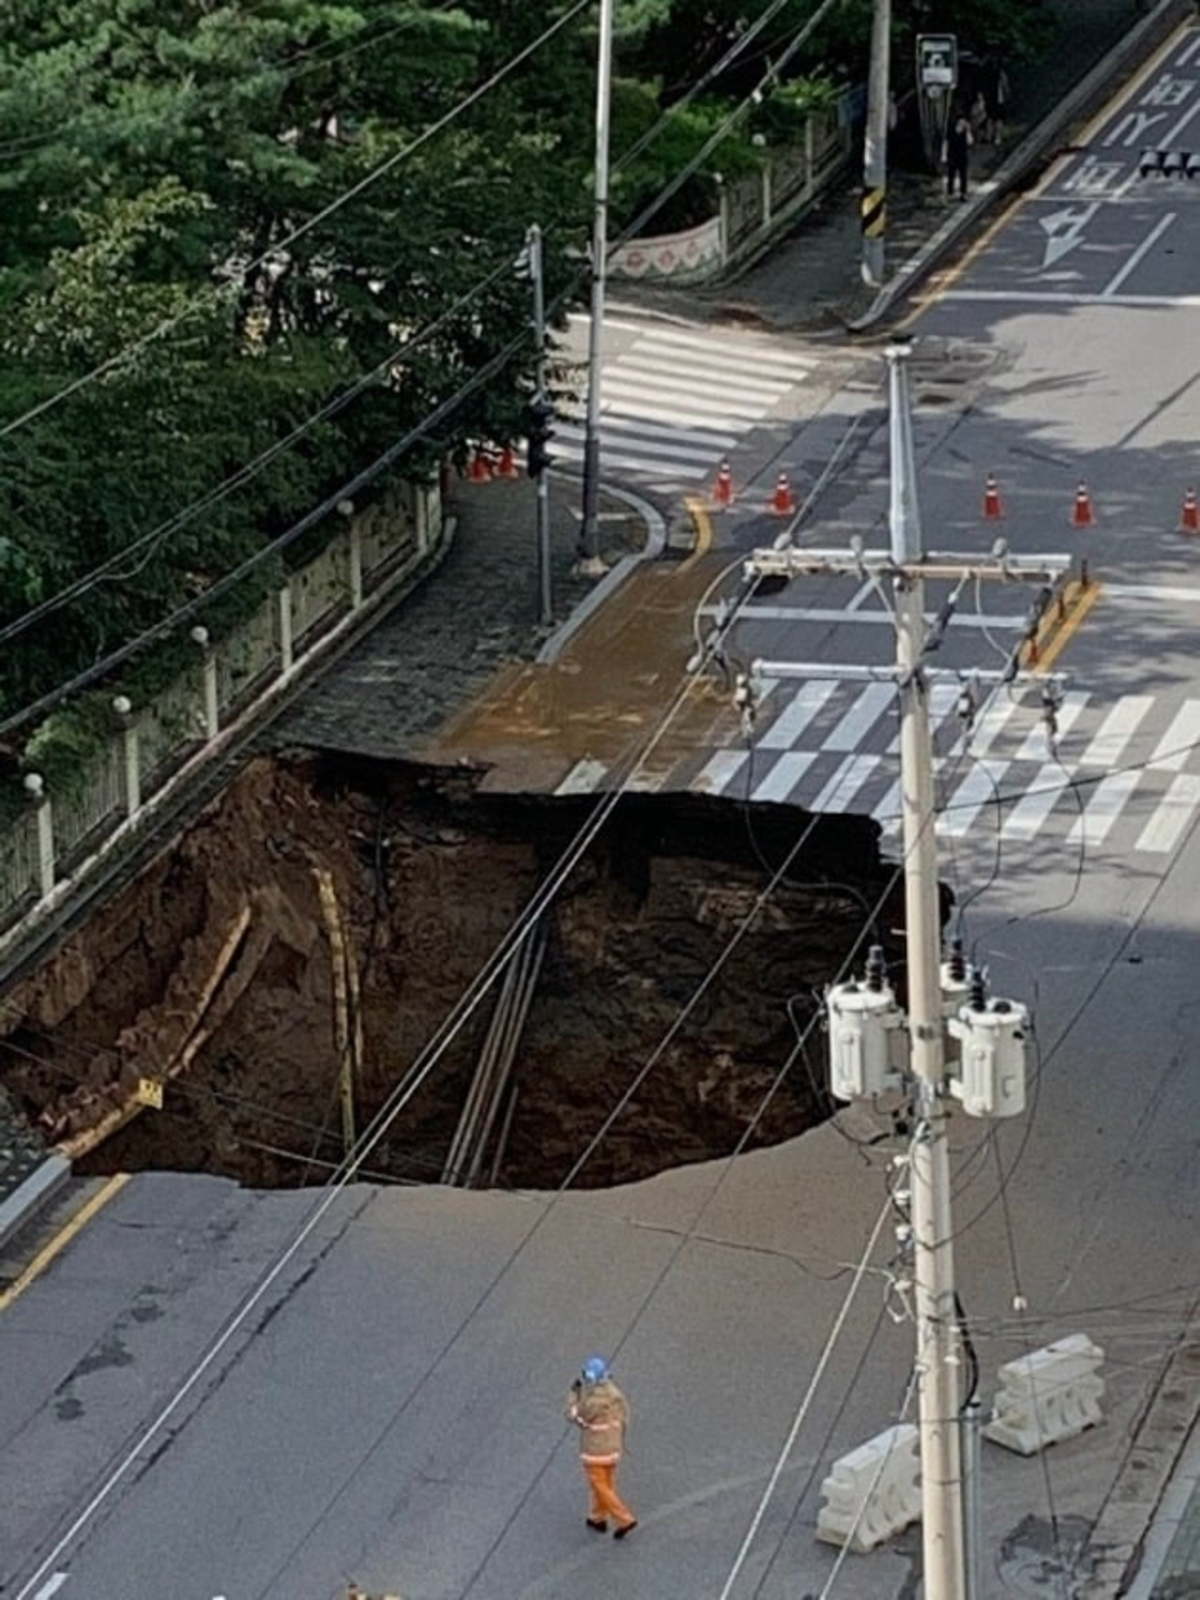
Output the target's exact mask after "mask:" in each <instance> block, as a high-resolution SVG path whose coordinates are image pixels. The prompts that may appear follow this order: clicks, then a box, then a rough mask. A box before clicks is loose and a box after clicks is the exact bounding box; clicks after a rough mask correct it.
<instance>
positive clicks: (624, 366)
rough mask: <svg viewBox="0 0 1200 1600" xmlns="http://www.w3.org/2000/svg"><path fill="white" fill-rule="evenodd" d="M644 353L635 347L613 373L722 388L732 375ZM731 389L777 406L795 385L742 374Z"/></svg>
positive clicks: (639, 347) (617, 363)
mask: <svg viewBox="0 0 1200 1600" xmlns="http://www.w3.org/2000/svg"><path fill="white" fill-rule="evenodd" d="M641 352H642V346H641V345H635V346H634V350H633V352H631V353H630V354H629V355H624V356H622V357H621V358H620V360H619V361H614V362H613V364H612V370H614V371H615V370H616V369H617V368H618V367H620V369H621V371H622V372H629V371H636V372H645V373H647V374H648V375H649V376H651V377H664V376H665V377H672V378H684V379H687V378H693V379H694V378H702V379H704V380H705V381H706V382H712V383H716V384H718V385H720V386H721V387H722V388H724V386H725V384H726V382H728V381H729V374H728V373H727V372H725V371H723V370H722V369H721V368H720V367H717V366H707V367H706V366H691V365H689V363H688V362H686V361H672V360H668V359H666V356H667V352H666V351H665V350H664V351H663V352H662V354H661V355H659V354H658V353H655V354H652V355H643V354H642V353H641ZM730 387H731V388H735V389H741V390H743V391H744V392H746V393H748V394H753V395H755V396H757V397H759V398H761V399H762V401H763V402H764V404H766V405H775V404H776V403H777V402H778V401H779V400H781V399H782V398H783V396H784V395H785V394H789V393H790V392H791V390H792V389H793V388H794V385H793V384H790V383H788V382H786V381H785V380H784V379H782V378H772V379H768V380H765V381H764V380H763V379H761V378H745V377H742V376H741V374H739V375H738V376H737V377H736V378H735V379H733V380H732V383H731V384H730Z"/></svg>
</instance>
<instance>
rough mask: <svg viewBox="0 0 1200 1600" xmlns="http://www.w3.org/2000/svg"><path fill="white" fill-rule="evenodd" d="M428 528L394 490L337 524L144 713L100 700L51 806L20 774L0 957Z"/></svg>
mask: <svg viewBox="0 0 1200 1600" xmlns="http://www.w3.org/2000/svg"><path fill="white" fill-rule="evenodd" d="M347 509H349V508H347ZM441 530H442V513H441V496H440V493H439V491H438V489H437V488H423V487H418V486H416V485H412V484H402V485H401V486H400V487H399V488H398V489H397V490H396V491H395V492H394V493H393V494H392V495H390V496H389V497H388V498H386V499H385V500H383V501H381V502H380V503H379V504H378V505H375V506H373V507H371V508H370V509H368V510H367V511H365V512H363V513H362V514H361V515H353V514H352V513H351V514H349V515H348V516H347V517H346V520H345V523H344V526H342V527H341V528H339V530H338V532H337V534H336V536H335V537H334V538H333V539H332V540H331V541H330V543H329V544H328V545H327V546H326V548H325V549H324V550H323V551H322V552H321V554H320V555H319V556H317V557H315V559H314V560H312V561H311V562H309V563H308V564H307V566H304V567H301V568H298V569H297V570H296V571H295V572H293V573H291V574H290V576H289V577H288V580H287V582H286V584H285V585H284V586H283V587H282V588H281V589H279V590H278V591H277V592H276V593H274V594H273V595H271V596H269V597H268V599H267V600H265V601H264V603H263V604H262V606H260V608H259V609H258V611H257V612H255V613H254V615H253V616H251V617H249V618H247V620H246V621H244V622H242V623H241V624H239V625H238V626H237V627H236V628H234V629H233V630H232V631H231V632H230V634H229V635H228V636H227V637H226V638H224V639H221V640H219V641H217V642H216V643H213V644H210V643H209V639H208V635H207V632H206V631H205V629H204V628H202V627H198V628H195V629H193V630H192V634H191V639H192V641H193V643H194V644H195V647H196V658H195V665H194V667H193V668H192V669H191V670H190V671H187V670H185V671H184V672H183V673H181V674H180V676H179V677H178V678H176V679H175V681H174V682H173V683H171V684H170V685H169V686H168V687H167V688H166V689H165V690H163V692H162V693H161V694H158V695H156V696H155V697H154V699H153V700H152V701H151V702H149V703H148V704H146V705H144V706H135V705H132V704H131V703H130V701H129V700H128V699H127V698H125V697H124V696H122V695H121V694H120V693H119V692H118V693H116V694H114V698H113V702H112V704H113V717H114V721H113V737H112V740H111V742H110V743H109V744H108V745H106V746H105V747H104V748H103V749H102V750H101V751H100V752H99V754H98V755H97V756H96V757H95V758H94V759H93V760H92V762H91V763H90V764H89V766H88V767H87V769H86V770H85V772H84V773H83V775H82V777H81V778H79V779H78V780H77V781H76V782H74V783H72V784H71V786H70V788H69V789H64V791H63V792H61V793H58V794H56V793H54V792H52V790H51V789H50V788H49V786H48V785H47V784H45V783H44V782H43V779H42V777H41V776H40V774H37V773H33V772H28V773H25V774H24V775H23V782H24V786H25V790H26V792H27V794H28V796H29V805H28V807H27V809H26V810H24V811H22V812H21V813H20V814H19V815H18V816H17V817H16V818H15V820H14V821H12V822H11V823H10V824H8V825H0V930H2V931H0V948H3V947H5V946H8V945H10V944H12V943H13V942H14V941H15V940H16V939H17V937H18V936H19V934H20V933H21V932H22V931H23V930H24V929H25V927H26V926H27V925H29V924H30V923H31V922H33V921H35V920H36V919H37V918H39V917H40V916H41V915H43V914H44V913H45V912H47V911H48V910H50V909H51V908H52V907H53V906H55V905H57V904H59V903H60V902H61V901H62V900H63V899H64V898H65V897H66V895H67V894H68V893H69V892H70V891H71V890H72V889H74V888H75V887H76V886H77V885H78V884H79V883H80V882H81V881H82V880H83V879H84V878H85V877H86V875H87V874H88V872H90V871H91V870H92V869H93V867H94V866H96V865H97V864H98V863H99V861H100V860H101V859H103V858H106V857H107V856H108V855H109V854H110V853H111V851H112V850H113V849H116V848H118V847H119V845H120V844H121V842H122V840H123V839H124V838H125V837H126V836H127V835H129V834H130V833H131V832H132V831H133V829H135V828H136V827H138V826H139V825H140V823H141V822H142V821H143V820H144V819H145V818H146V816H147V815H148V814H149V813H151V812H152V811H154V810H155V809H156V808H157V807H158V806H160V805H161V804H162V802H163V801H164V800H165V799H166V798H167V796H168V795H169V794H170V793H173V792H174V791H175V790H176V789H177V788H178V787H179V785H180V784H181V783H182V782H184V781H186V780H187V779H188V778H190V777H191V776H192V775H193V774H194V773H195V771H197V770H198V769H199V767H200V765H201V764H204V763H207V762H208V761H209V760H211V759H213V758H214V757H216V756H217V755H218V754H220V753H221V752H222V751H223V750H224V748H225V746H226V745H227V744H228V742H229V739H230V737H231V736H232V734H233V733H234V732H235V730H236V727H237V726H238V725H239V724H240V723H242V722H243V721H244V720H245V719H246V718H247V716H248V715H250V714H253V713H257V712H258V711H259V710H260V709H264V708H265V707H266V706H267V704H268V703H269V702H270V701H271V700H272V699H273V698H274V697H275V695H276V694H277V693H278V692H279V690H280V689H282V688H283V687H284V686H285V685H286V684H289V683H291V682H293V681H294V679H295V678H296V676H297V675H298V674H299V673H301V672H302V671H303V670H304V668H305V667H306V666H307V665H309V663H310V662H311V661H312V660H313V659H314V658H315V657H317V656H318V655H319V654H321V652H322V651H323V650H324V649H325V648H326V647H327V646H328V645H330V644H331V643H332V642H333V641H334V640H335V639H336V638H337V637H339V636H340V635H341V634H343V633H345V632H346V631H347V629H348V628H350V627H351V626H352V625H353V624H354V623H355V621H356V620H357V619H358V616H359V614H360V613H361V612H363V611H364V610H368V609H370V608H371V607H372V606H373V605H374V604H375V603H376V602H377V600H379V599H381V598H382V597H383V596H384V595H385V594H386V593H387V592H388V591H389V590H391V589H393V588H394V587H396V585H397V584H398V583H399V582H400V581H402V579H403V578H404V577H405V576H406V575H407V574H408V573H410V572H412V571H414V570H415V569H416V568H417V567H419V566H420V564H421V562H422V561H423V559H424V558H425V556H426V555H427V553H428V552H429V550H430V549H431V547H432V546H433V545H434V544H435V543H437V542H440V539H441ZM113 688H114V689H118V688H119V686H118V685H113Z"/></svg>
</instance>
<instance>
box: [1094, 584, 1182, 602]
mask: <svg viewBox="0 0 1200 1600" xmlns="http://www.w3.org/2000/svg"><path fill="white" fill-rule="evenodd" d="M1104 598H1105V599H1106V600H1164V601H1171V600H1182V601H1183V603H1184V604H1185V605H1200V588H1196V589H1183V588H1172V587H1171V586H1170V585H1169V584H1168V585H1165V586H1164V585H1162V584H1155V583H1109V582H1108V580H1107V579H1105V582H1104Z"/></svg>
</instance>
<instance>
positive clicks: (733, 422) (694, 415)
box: [604, 384, 754, 434]
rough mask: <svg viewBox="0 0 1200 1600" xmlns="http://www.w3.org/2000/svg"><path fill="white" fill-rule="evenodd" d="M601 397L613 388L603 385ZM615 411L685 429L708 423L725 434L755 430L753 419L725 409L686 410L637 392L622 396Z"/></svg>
mask: <svg viewBox="0 0 1200 1600" xmlns="http://www.w3.org/2000/svg"><path fill="white" fill-rule="evenodd" d="M604 393H605V395H606V396H608V395H609V394H610V393H612V386H611V385H609V384H605V385H604ZM616 409H618V410H620V411H622V412H624V413H625V415H626V416H633V417H649V418H650V419H651V421H655V422H677V423H682V424H684V425H685V426H686V425H687V424H689V423H690V424H693V425H695V424H702V423H711V424H712V425H713V426H714V427H720V428H722V429H724V430H725V431H726V432H728V431H730V430H732V431H733V432H734V433H737V434H742V433H749V431H750V429H751V428H752V427H753V426H754V419H753V418H752V417H738V416H733V415H732V414H731V413H730V412H729V409H728V408H727V407H723V408H721V410H720V411H710V410H709V408H708V407H707V406H700V405H692V406H687V407H685V406H680V405H675V404H670V403H669V404H663V403H661V402H660V401H659V400H657V399H654V398H651V397H650V396H648V395H645V394H639V393H638V392H637V391H634V392H632V393H628V394H624V395H622V397H621V404H620V406H619V407H617V408H616Z"/></svg>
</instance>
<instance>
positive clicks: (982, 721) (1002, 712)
mask: <svg viewBox="0 0 1200 1600" xmlns="http://www.w3.org/2000/svg"><path fill="white" fill-rule="evenodd" d="M955 620H956V621H957V620H958V619H957V618H956V619H955ZM1019 704H1020V701H1019V700H1018V699H1017V698H1016V697H1015V696H1013V695H1010V694H1008V693H1006V692H1004V691H1003V690H999V689H997V690H995V691H994V692H993V694H992V695H991V696H990V698H989V699H988V700H986V701H985V702H984V707H983V710H982V712H981V713H980V714H979V716H978V717H977V718H976V720H975V727H974V729H973V730H972V731H971V732H970V733H969V734H967V733H963V734H961V735H960V736H959V737H958V738H957V739H956V740H955V741H954V748H953V751H952V752H951V753H952V754H954V755H957V754H959V753H960V752H961V751H962V750H964V749H966V748H969V749H970V752H971V754H972V755H973V756H985V755H987V753H988V751H989V750H990V749H991V748H992V744H993V743H994V741H995V739H996V737H997V735H998V734H999V733H1000V732H1001V731H1002V729H1003V728H1004V725H1005V723H1006V722H1007V721H1008V719H1009V717H1011V716H1012V714H1013V712H1014V711H1015V710H1016V709H1017V706H1018V705H1019Z"/></svg>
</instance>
